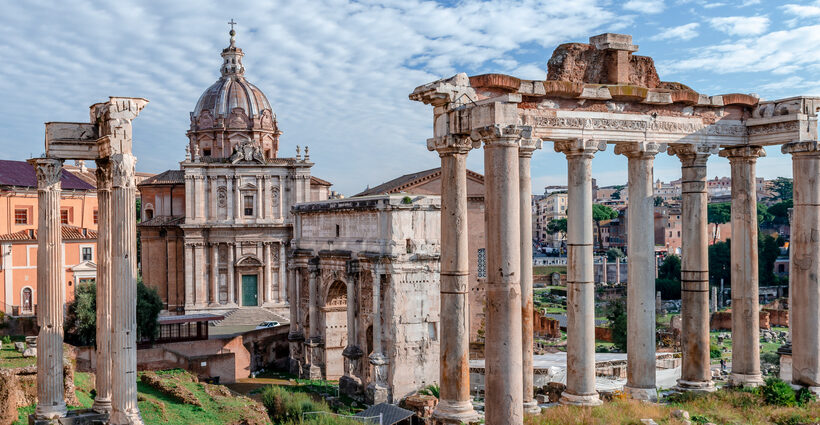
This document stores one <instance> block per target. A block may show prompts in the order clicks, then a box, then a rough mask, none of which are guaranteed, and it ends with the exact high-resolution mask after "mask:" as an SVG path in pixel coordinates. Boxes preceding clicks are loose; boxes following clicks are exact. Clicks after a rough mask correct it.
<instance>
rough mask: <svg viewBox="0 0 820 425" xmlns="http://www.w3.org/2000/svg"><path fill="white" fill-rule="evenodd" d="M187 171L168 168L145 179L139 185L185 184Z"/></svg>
mask: <svg viewBox="0 0 820 425" xmlns="http://www.w3.org/2000/svg"><path fill="white" fill-rule="evenodd" d="M184 183H185V171H182V170H167V171H163V172H161V173H159V174H157V175H155V176H153V177H149V178H147V179H145V180H143V181H142V182H141V183H140V184H138V186H143V185H149V184H184Z"/></svg>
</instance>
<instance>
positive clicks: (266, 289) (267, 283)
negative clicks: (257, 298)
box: [262, 242, 271, 304]
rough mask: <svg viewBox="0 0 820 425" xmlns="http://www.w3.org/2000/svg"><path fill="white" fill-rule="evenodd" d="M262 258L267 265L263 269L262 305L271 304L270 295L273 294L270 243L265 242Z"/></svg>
mask: <svg viewBox="0 0 820 425" xmlns="http://www.w3.org/2000/svg"><path fill="white" fill-rule="evenodd" d="M262 257H263V258H264V261H265V264H264V266H263V267H262V274H264V276H263V277H262V303H263V304H268V303H270V302H271V299H270V294H271V273H270V271H271V267H270V262H271V258H270V242H264V243H263V248H262Z"/></svg>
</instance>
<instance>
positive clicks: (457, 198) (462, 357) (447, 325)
mask: <svg viewBox="0 0 820 425" xmlns="http://www.w3.org/2000/svg"><path fill="white" fill-rule="evenodd" d="M471 147H472V140H471V139H470V138H469V136H446V137H440V138H434V139H429V140H428V141H427V148H428V149H429V150H436V151H438V154H439V157H440V158H441V181H442V184H441V288H440V297H441V298H440V303H441V308H440V311H441V318H440V322H439V323H440V326H441V339H440V341H441V349H440V362H439V367H440V370H439V379H440V381H439V385H440V395H441V397H440V401H439V403H438V405H437V406H436V410H435V411H434V412H433V418H434V420H435V421H436V423H438V424H450V423H453V424H460V423H469V422H471V421H474V420H476V418H477V417H478V416H477V414H476V412H475V410H473V404H472V402H471V401H470V362H469V358H470V356H469V353H470V315H469V300H468V290H469V282H468V278H469V274H470V271H469V247H468V245H467V242H468V233H469V232H468V229H467V166H466V163H465V162H466V159H467V153H468V152H469V150H470V149H471ZM375 282H376V281H375V280H374V287H375ZM374 329H375V328H374Z"/></svg>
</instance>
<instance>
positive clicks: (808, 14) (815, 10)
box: [780, 4, 820, 18]
mask: <svg viewBox="0 0 820 425" xmlns="http://www.w3.org/2000/svg"><path fill="white" fill-rule="evenodd" d="M780 8H781V9H783V12H785V13H787V14H789V15H794V16H798V17H801V18H815V17H818V16H820V6H817V5H815V6H806V5H802V4H786V5H783V6H781V7H780Z"/></svg>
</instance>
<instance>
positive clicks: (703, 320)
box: [668, 145, 717, 391]
mask: <svg viewBox="0 0 820 425" xmlns="http://www.w3.org/2000/svg"><path fill="white" fill-rule="evenodd" d="M668 152H669V154H670V155H677V156H678V158H680V161H681V204H682V207H681V208H682V210H681V218H682V219H683V223H682V232H681V235H682V236H683V239H682V246H681V318H682V321H681V326H682V329H681V346H682V349H681V352H682V356H683V359H682V360H683V361H682V365H681V377H680V379H678V389H681V390H684V391H714V390H715V385H714V383H713V382H712V373H711V370H710V362H711V360H710V356H709V317H710V316H709V293H708V291H709V235H708V228H707V226H708V224H707V213H706V204H707V201H708V194H707V191H706V161H707V160H708V159H709V155H710V154H713V153H717V147H716V146H707V145H671V146H669V150H668Z"/></svg>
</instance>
